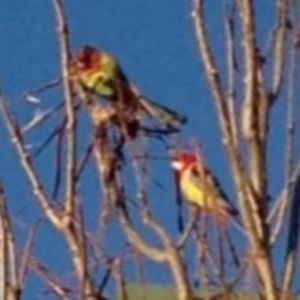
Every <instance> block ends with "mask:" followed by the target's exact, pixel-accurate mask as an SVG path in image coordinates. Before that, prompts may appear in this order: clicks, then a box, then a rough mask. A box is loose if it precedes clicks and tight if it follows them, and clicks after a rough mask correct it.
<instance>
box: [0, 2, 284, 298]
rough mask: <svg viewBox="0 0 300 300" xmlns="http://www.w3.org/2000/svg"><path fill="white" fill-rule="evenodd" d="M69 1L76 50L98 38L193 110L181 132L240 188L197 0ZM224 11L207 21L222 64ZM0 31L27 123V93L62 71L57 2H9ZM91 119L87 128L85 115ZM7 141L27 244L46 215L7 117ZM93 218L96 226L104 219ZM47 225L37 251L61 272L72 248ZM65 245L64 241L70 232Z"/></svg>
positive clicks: (152, 92) (3, 56)
mask: <svg viewBox="0 0 300 300" xmlns="http://www.w3.org/2000/svg"><path fill="white" fill-rule="evenodd" d="M271 2H272V1H271ZM271 2H270V1H266V2H264V3H263V4H260V6H259V12H263V13H262V14H259V20H261V21H262V22H261V23H260V26H259V35H260V40H261V42H262V44H264V43H265V42H266V40H267V38H266V35H265V34H266V32H267V30H266V29H267V28H268V25H269V21H270V18H271V14H272V9H273V7H272V4H271ZM66 5H67V6H66V8H67V16H68V21H69V26H70V33H71V34H70V39H71V44H72V48H73V50H74V51H75V52H76V51H77V50H78V49H79V48H80V47H81V45H83V44H92V45H94V46H99V47H102V48H104V49H106V50H108V51H110V52H111V53H113V54H114V55H115V56H116V57H117V58H118V60H119V62H120V64H121V66H122V67H123V69H124V70H125V73H126V74H127V75H128V77H129V78H130V79H131V80H132V81H133V82H134V83H135V84H136V85H137V86H138V87H139V88H140V90H142V91H143V93H144V94H146V95H147V96H148V97H149V98H151V99H154V100H156V101H158V102H161V103H164V104H166V105H168V106H170V107H172V108H173V109H175V110H178V111H180V112H181V113H183V114H185V115H187V116H188V118H189V123H188V124H187V125H186V126H185V128H184V129H183V133H182V135H181V136H180V139H181V141H182V143H183V144H189V143H191V142H194V141H196V142H199V143H201V144H202V145H203V146H204V151H205V154H206V157H207V160H208V161H209V164H210V165H211V166H212V168H213V170H214V171H215V172H216V174H218V177H219V178H220V179H221V182H222V183H223V184H224V186H225V187H226V190H227V191H228V192H229V194H231V195H233V193H232V185H231V179H230V176H229V173H228V167H227V165H226V162H227V160H226V157H225V156H224V155H223V152H222V151H220V150H221V149H222V146H221V141H220V139H219V129H218V125H217V120H216V113H215V111H214V109H213V108H214V105H213V102H212V98H211V94H210V91H209V88H208V86H207V82H206V80H205V78H204V74H203V69H202V65H201V60H200V57H199V54H198V48H197V45H196V41H195V37H194V30H193V24H192V20H191V17H190V13H191V4H190V1H182V0H164V1H161V0H151V1H140V0H131V1H124V0H102V1H99V0H86V1H76V0H72V1H66ZM222 9H223V8H222V7H221V5H220V7H219V8H218V9H217V8H216V7H213V6H209V7H208V12H207V20H208V23H209V25H210V29H209V32H210V33H211V35H212V37H213V41H214V43H215V45H216V47H215V53H216V56H217V58H218V62H219V63H220V65H221V66H223V67H224V61H225V57H224V42H223V40H222V39H223V36H224V33H222V24H223V23H222V13H223V10H222ZM260 18H261V19H260ZM0 37H1V47H0V80H1V86H2V88H3V90H4V92H5V94H6V95H7V97H8V99H9V101H10V103H11V106H12V108H13V109H14V110H15V112H16V114H17V115H18V117H19V118H20V120H21V121H22V122H26V120H28V119H29V118H30V116H31V115H32V113H33V112H34V110H35V109H36V107H35V106H34V105H32V104H29V103H27V102H26V101H24V99H23V98H22V95H24V93H25V92H26V91H28V90H31V89H33V88H37V87H39V86H40V85H43V84H44V83H47V82H49V81H51V80H52V79H54V78H56V77H57V76H58V74H59V72H60V65H59V47H58V41H57V35H56V23H55V16H54V12H53V7H52V3H51V1H45V0H31V1H19V0H10V1H5V2H4V3H2V5H1V10H0ZM43 97H44V98H43V103H42V105H44V106H45V107H51V104H52V103H57V101H59V99H60V97H61V93H60V92H59V91H49V93H47V94H45V95H43ZM283 110H284V107H283V105H278V107H277V108H276V109H275V112H274V114H273V116H274V117H275V118H278V120H279V121H278V124H277V127H276V128H275V129H274V130H272V131H271V133H272V136H274V138H273V139H272V141H273V142H274V143H275V146H274V147H273V148H272V151H270V173H271V174H272V176H274V177H273V179H274V180H273V181H272V184H271V191H272V192H273V193H277V192H278V191H279V189H280V188H281V186H282V183H281V181H282V173H281V171H282V165H281V164H280V162H279V163H278V162H277V163H276V164H273V162H274V159H275V158H276V157H278V156H281V155H282V153H283V152H282V151H283V147H282V144H283V129H282V128H283V127H282V126H283V125H284V123H283V121H282V120H281V119H280V118H279V117H278V116H280V114H281V113H282V111H283ZM53 124H54V123H52V125H51V123H50V125H46V126H45V129H43V130H39V131H38V132H36V133H32V136H31V139H32V140H37V141H40V140H41V139H42V138H43V136H45V133H46V132H49V130H50V129H51V126H53ZM82 124H83V125H82V126H85V124H86V123H85V122H83V123H82ZM80 130H81V131H82V133H83V134H84V133H85V134H86V133H87V129H86V128H85V127H84V128H81V129H80ZM279 130H280V131H279ZM278 132H279V134H278ZM0 139H1V145H2V146H1V160H0V177H1V180H2V181H3V183H4V187H5V190H6V194H7V197H8V199H9V207H10V209H11V211H12V212H13V214H14V215H16V216H17V218H16V221H15V226H16V228H18V230H19V229H20V228H21V233H20V234H19V238H20V240H21V241H22V242H24V240H25V239H26V232H27V230H28V229H29V228H30V227H31V226H32V224H33V222H35V221H36V220H37V218H38V217H40V216H41V214H40V212H39V211H38V208H37V206H36V204H35V201H34V199H33V196H32V194H31V192H30V190H28V187H27V180H26V179H24V176H23V172H22V170H21V168H20V166H19V164H18V162H17V159H16V155H15V152H14V150H13V148H12V145H11V143H10V142H9V141H8V136H7V133H6V130H5V128H4V126H3V123H2V122H1V123H0ZM83 140H84V142H87V140H88V135H87V136H85V137H83ZM84 142H83V144H84ZM155 147H156V148H154V149H161V148H159V147H161V146H159V145H156V146H155ZM158 151H159V150H158ZM49 163H50V164H51V161H49V160H48V158H47V156H45V158H43V157H40V158H39V159H38V165H39V167H40V172H41V175H42V176H43V178H45V180H46V181H47V182H48V183H49V184H50V183H51V182H52V181H51V180H52V176H51V174H53V171H50V170H49V165H48V164H49ZM153 164H154V166H153V169H154V170H160V171H159V173H160V175H162V176H160V177H159V178H158V181H159V182H160V183H162V185H163V186H164V188H163V189H160V188H158V187H157V186H155V185H151V187H150V188H149V190H150V194H151V195H153V198H154V200H153V206H154V209H156V210H157V211H158V216H159V218H160V219H161V220H163V222H164V223H165V224H166V226H167V227H168V228H170V229H171V230H174V227H175V226H174V215H172V213H170V211H169V210H168V207H169V204H168V201H174V199H172V198H174V186H173V185H172V184H173V183H172V180H169V178H168V177H169V175H170V174H171V173H170V170H169V167H168V163H167V162H164V165H163V166H162V165H160V163H158V165H159V166H158V165H157V166H155V162H154V163H153ZM159 168H161V169H159ZM51 172H52V173H51ZM91 172H92V171H91ZM49 173H50V174H49ZM166 177H167V179H166ZM150 180H151V178H150ZM85 184H86V186H88V189H86V188H84V187H83V188H82V197H83V198H86V197H87V195H88V197H91V198H97V197H98V192H99V190H98V187H97V184H98V182H97V180H96V179H91V177H90V176H85V177H84V178H83V186H84V185H85ZM84 200H86V199H83V201H84ZM233 202H234V200H233ZM161 208H163V209H161ZM93 209H94V207H93V206H92V205H90V206H89V205H86V211H87V215H88V216H90V215H92V214H93ZM173 212H174V210H173ZM91 218H96V216H94V217H91ZM90 222H91V224H93V222H95V219H92V220H90ZM39 228H40V232H41V233H42V232H43V231H44V230H45V232H46V234H45V235H44V238H43V239H39V240H38V241H37V242H36V253H37V255H38V256H39V257H40V258H41V259H44V260H46V261H49V260H50V261H51V260H53V259H55V261H58V262H59V264H58V265H59V266H56V268H57V270H60V271H61V272H62V270H64V269H65V268H66V267H67V266H68V262H66V260H65V258H62V259H60V257H64V256H63V255H62V256H61V254H59V253H60V252H59V251H60V249H61V248H63V247H61V248H59V249H58V248H57V247H52V246H53V245H56V240H57V237H55V230H54V229H52V231H51V230H50V231H49V229H47V228H48V225H47V222H46V221H42V225H40V227H39ZM112 230H114V229H112ZM58 240H59V238H58ZM57 243H58V244H59V243H61V245H63V242H62V241H61V240H60V241H58V242H57ZM109 243H111V247H112V248H116V249H117V248H118V247H119V246H120V245H119V244H118V243H117V242H116V240H111V241H109ZM50 249H51V250H50ZM151 268H152V269H150V270H155V269H154V268H155V266H152V267H151ZM153 272H156V271H153ZM166 274H167V273H166V272H162V271H161V270H160V271H159V273H155V276H154V277H153V276H151V274H150V275H149V276H150V277H153V278H156V279H163V280H168V277H167V275H166ZM153 278H152V279H153ZM36 282H37V281H36V278H34V279H32V280H31V281H30V285H29V286H30V288H28V290H27V291H26V294H25V295H26V297H25V298H24V299H32V298H30V297H32V295H36V292H37V290H38V287H37V286H38V285H37V283H36Z"/></svg>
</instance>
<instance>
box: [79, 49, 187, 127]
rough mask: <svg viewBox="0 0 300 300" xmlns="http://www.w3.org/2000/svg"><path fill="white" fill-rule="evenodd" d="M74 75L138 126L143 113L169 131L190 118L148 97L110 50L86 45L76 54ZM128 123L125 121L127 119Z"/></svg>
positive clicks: (82, 84) (121, 115) (85, 87)
mask: <svg viewBox="0 0 300 300" xmlns="http://www.w3.org/2000/svg"><path fill="white" fill-rule="evenodd" d="M74 69H75V72H74V73H75V77H76V78H77V80H78V82H79V83H80V85H81V86H82V87H83V88H84V89H85V90H86V91H88V92H90V93H91V94H94V95H97V96H99V97H100V98H103V99H104V100H109V101H110V103H112V105H115V106H116V107H117V111H119V112H120V114H119V118H120V117H123V118H125V117H124V115H125V114H127V116H130V117H129V119H130V120H131V121H132V122H133V123H134V124H135V125H136V123H137V122H139V123H140V122H141V120H142V119H143V118H144V116H145V115H146V116H148V117H150V118H151V119H152V120H155V121H157V122H158V123H159V124H160V125H163V126H164V127H163V128H165V129H166V130H170V131H175V132H177V131H178V130H179V128H180V126H181V125H183V124H185V123H186V122H187V118H186V117H185V116H183V115H181V114H179V113H177V112H175V111H174V110H172V109H170V108H168V107H166V106H163V105H161V104H158V103H156V102H154V101H152V100H149V99H147V98H146V97H145V96H143V95H141V94H140V93H139V91H138V89H137V88H136V87H135V86H134V85H133V84H132V83H131V82H130V81H129V79H128V78H127V76H126V75H125V73H124V71H123V69H122V68H121V66H120V64H119V63H118V61H117V59H116V58H115V57H114V56H112V55H111V54H110V53H108V52H107V51H104V50H102V49H100V48H96V47H94V46H89V45H84V46H83V47H82V48H81V49H80V50H79V52H78V53H77V55H76V57H75V68H74ZM125 122H126V121H125Z"/></svg>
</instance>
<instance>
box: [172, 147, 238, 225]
mask: <svg viewBox="0 0 300 300" xmlns="http://www.w3.org/2000/svg"><path fill="white" fill-rule="evenodd" d="M172 166H173V168H174V169H175V170H176V171H177V174H178V177H179V178H178V179H179V187H180V189H181V191H182V193H183V195H184V196H185V198H186V200H187V201H188V202H189V203H191V204H193V205H195V206H197V207H199V208H200V209H203V210H206V211H208V212H211V213H215V214H216V215H217V216H220V217H222V219H225V220H228V219H229V218H230V217H232V216H235V215H237V214H238V212H237V210H236V208H234V207H233V206H232V205H231V204H230V202H229V201H228V198H227V196H226V194H225V192H224V191H223V190H222V188H221V186H220V184H219V182H218V180H217V178H216V177H215V176H214V175H213V174H212V172H211V171H210V170H209V169H208V167H207V166H206V165H205V163H204V162H203V161H202V159H201V157H198V155H196V154H195V153H193V152H189V151H182V152H177V153H176V154H175V155H174V157H173V159H172Z"/></svg>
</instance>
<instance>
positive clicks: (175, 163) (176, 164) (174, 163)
mask: <svg viewBox="0 0 300 300" xmlns="http://www.w3.org/2000/svg"><path fill="white" fill-rule="evenodd" d="M171 166H172V168H173V169H175V170H177V171H179V170H181V169H182V168H183V163H182V162H180V161H178V160H174V161H172V163H171Z"/></svg>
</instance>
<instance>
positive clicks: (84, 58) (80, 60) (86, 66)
mask: <svg viewBox="0 0 300 300" xmlns="http://www.w3.org/2000/svg"><path fill="white" fill-rule="evenodd" d="M100 60H101V51H100V50H99V49H97V48H95V47H92V46H87V45H86V46H83V47H82V48H81V49H80V51H79V52H78V54H77V56H76V67H77V69H78V70H79V71H80V70H81V71H82V70H83V71H85V70H90V69H93V68H94V67H97V66H98V64H99V62H100Z"/></svg>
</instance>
